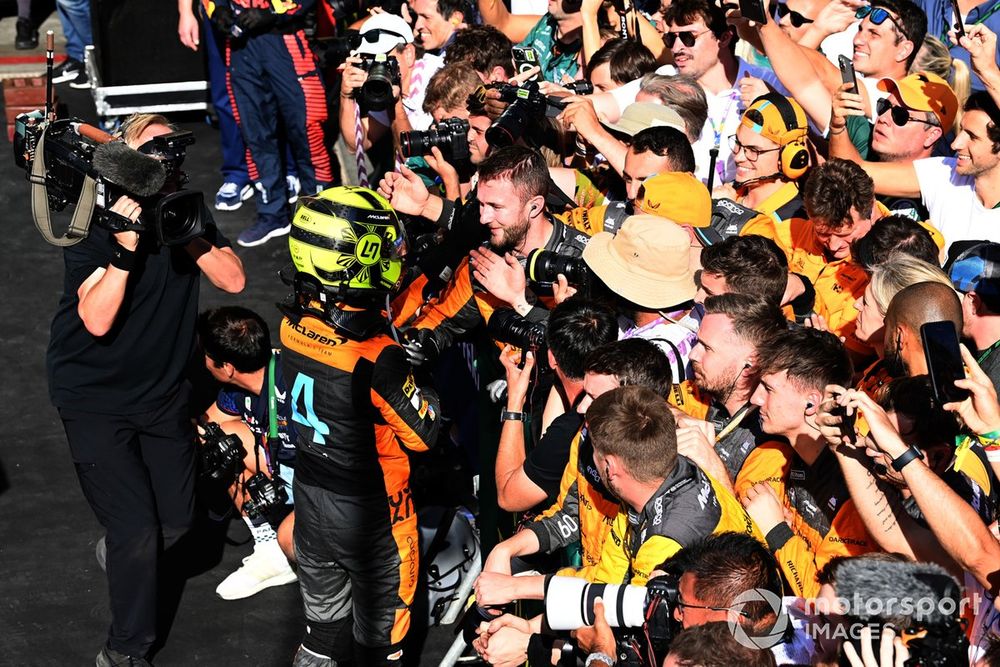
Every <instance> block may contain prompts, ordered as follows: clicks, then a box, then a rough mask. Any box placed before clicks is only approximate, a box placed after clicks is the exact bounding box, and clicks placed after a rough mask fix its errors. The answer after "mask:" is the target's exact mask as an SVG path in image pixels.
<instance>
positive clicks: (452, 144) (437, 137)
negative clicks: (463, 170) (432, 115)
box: [399, 118, 469, 165]
mask: <svg viewBox="0 0 1000 667" xmlns="http://www.w3.org/2000/svg"><path fill="white" fill-rule="evenodd" d="M435 146H436V147H437V148H438V150H440V151H441V155H443V156H444V159H445V160H447V161H448V162H449V163H451V164H452V165H455V164H457V163H460V162H467V161H468V160H469V121H467V120H465V119H462V118H445V119H443V120H441V121H440V122H438V123H437V126H436V127H434V128H431V129H430V130H425V131H423V132H421V131H418V130H414V131H412V132H400V133H399V149H400V151H401V152H402V153H403V157H415V156H418V155H430V153H431V149H432V148H434V147H435Z"/></svg>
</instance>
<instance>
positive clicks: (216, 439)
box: [198, 422, 247, 485]
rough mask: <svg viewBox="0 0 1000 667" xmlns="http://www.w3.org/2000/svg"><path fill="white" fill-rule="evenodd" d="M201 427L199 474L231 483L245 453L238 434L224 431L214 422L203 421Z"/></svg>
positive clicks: (214, 480) (213, 479) (215, 480)
mask: <svg viewBox="0 0 1000 667" xmlns="http://www.w3.org/2000/svg"><path fill="white" fill-rule="evenodd" d="M201 428H202V430H203V431H204V434H203V435H202V436H201V447H199V449H198V462H199V464H200V468H201V476H202V477H205V478H208V479H210V480H212V481H213V482H223V483H224V484H226V485H229V484H231V483H232V482H233V480H235V479H236V476H237V475H238V474H239V471H240V470H241V469H242V468H243V457H244V456H246V454H247V450H246V448H245V447H243V442H242V441H241V440H240V436H238V435H236V434H235V433H226V432H225V431H223V430H222V427H221V426H219V425H218V424H216V423H215V422H205V423H203V424H202V425H201Z"/></svg>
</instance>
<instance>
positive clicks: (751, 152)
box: [729, 134, 781, 162]
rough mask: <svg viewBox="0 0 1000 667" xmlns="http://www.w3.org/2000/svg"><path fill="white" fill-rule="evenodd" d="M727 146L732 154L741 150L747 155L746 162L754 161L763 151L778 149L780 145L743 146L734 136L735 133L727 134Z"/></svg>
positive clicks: (736, 153)
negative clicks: (767, 146) (763, 146)
mask: <svg viewBox="0 0 1000 667" xmlns="http://www.w3.org/2000/svg"><path fill="white" fill-rule="evenodd" d="M729 148H730V150H731V151H732V152H733V156H734V157H735V156H736V155H738V154H739V152H740V151H743V154H744V155H746V156H747V161H748V162H756V161H757V158H759V157H760V156H761V155H762V154H763V153H773V152H774V151H780V150H781V147H780V146H779V147H778V148H757V147H756V146H744V145H743V144H741V143H740V140H739V139H737V138H736V135H735V134H732V135H730V136H729Z"/></svg>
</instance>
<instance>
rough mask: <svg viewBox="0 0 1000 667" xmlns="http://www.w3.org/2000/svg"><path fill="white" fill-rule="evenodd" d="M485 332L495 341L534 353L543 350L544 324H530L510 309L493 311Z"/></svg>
mask: <svg viewBox="0 0 1000 667" xmlns="http://www.w3.org/2000/svg"><path fill="white" fill-rule="evenodd" d="M486 330H487V331H488V332H489V334H490V335H491V336H493V338H495V339H496V340H498V341H500V342H502V343H507V344H509V345H513V346H514V347H516V348H520V349H521V350H524V351H526V352H527V351H531V352H534V353H535V355H536V356H535V358H536V359H537V358H538V356H537V355H538V353H539V350H542V349H544V348H545V331H546V323H545V322H531V321H529V320H526V319H524V318H523V317H521V316H520V315H518V314H517V313H516V312H515V311H514V310H513V309H512V308H498V309H497V310H495V311H493V314H492V315H491V316H490V321H489V323H487V325H486Z"/></svg>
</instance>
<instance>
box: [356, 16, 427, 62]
mask: <svg viewBox="0 0 1000 667" xmlns="http://www.w3.org/2000/svg"><path fill="white" fill-rule="evenodd" d="M360 32H361V46H359V47H358V48H357V49H355V50H354V53H355V54H358V53H367V54H369V55H378V54H380V53H389V52H390V51H392V50H393V49H395V48H396V47H397V46H402V45H403V44H412V43H413V30H412V29H411V28H410V26H409V24H407V22H406V21H404V20H403V19H402V17H400V16H396V15H395V14H389V13H388V12H379V13H378V14H372V16H371V17H370V18H369V19H368V20H367V21H365V22H364V23H363V24H361V31H360ZM366 33H373V35H368V36H369V37H372V36H377V37H378V39H376V40H375V41H374V42H370V41H368V40H367V39H365V36H366Z"/></svg>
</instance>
